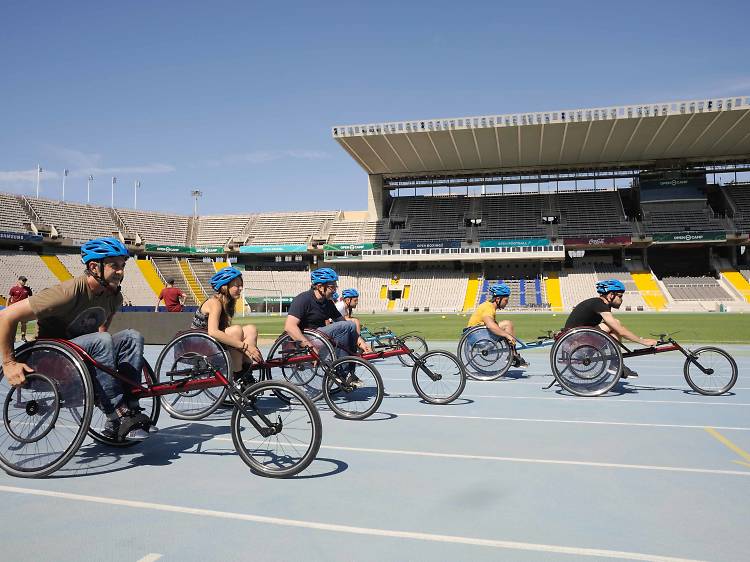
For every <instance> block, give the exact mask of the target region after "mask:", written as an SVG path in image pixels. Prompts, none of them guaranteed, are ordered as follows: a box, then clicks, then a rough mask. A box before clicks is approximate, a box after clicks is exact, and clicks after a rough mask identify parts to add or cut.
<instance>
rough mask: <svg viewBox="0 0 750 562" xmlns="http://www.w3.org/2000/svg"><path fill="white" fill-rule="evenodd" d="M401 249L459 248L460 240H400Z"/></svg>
mask: <svg viewBox="0 0 750 562" xmlns="http://www.w3.org/2000/svg"><path fill="white" fill-rule="evenodd" d="M399 246H400V247H401V249H402V250H429V249H432V248H460V247H461V241H460V240H418V241H415V242H410V241H402V242H400V243H399Z"/></svg>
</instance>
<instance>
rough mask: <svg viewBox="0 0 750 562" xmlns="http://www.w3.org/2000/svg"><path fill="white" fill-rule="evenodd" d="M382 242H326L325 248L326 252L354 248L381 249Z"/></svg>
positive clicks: (344, 250)
mask: <svg viewBox="0 0 750 562" xmlns="http://www.w3.org/2000/svg"><path fill="white" fill-rule="evenodd" d="M380 247H381V245H380V244H372V243H369V242H367V243H364V244H325V245H323V250H324V251H326V252H347V251H352V250H355V251H356V250H379V249H380Z"/></svg>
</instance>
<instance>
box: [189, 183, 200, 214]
mask: <svg viewBox="0 0 750 562" xmlns="http://www.w3.org/2000/svg"><path fill="white" fill-rule="evenodd" d="M190 195H191V196H192V197H193V218H194V219H197V218H198V197H203V192H202V191H200V190H198V189H193V190H192V191H191V192H190Z"/></svg>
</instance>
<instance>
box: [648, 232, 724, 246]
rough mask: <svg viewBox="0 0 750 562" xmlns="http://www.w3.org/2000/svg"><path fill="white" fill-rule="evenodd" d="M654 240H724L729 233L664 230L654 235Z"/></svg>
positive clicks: (666, 242) (672, 241) (666, 241)
mask: <svg viewBox="0 0 750 562" xmlns="http://www.w3.org/2000/svg"><path fill="white" fill-rule="evenodd" d="M653 239H654V242H661V243H663V244H674V243H675V242H724V241H725V240H726V239H727V233H726V232H724V231H723V230H713V231H709V232H663V233H660V234H654V235H653Z"/></svg>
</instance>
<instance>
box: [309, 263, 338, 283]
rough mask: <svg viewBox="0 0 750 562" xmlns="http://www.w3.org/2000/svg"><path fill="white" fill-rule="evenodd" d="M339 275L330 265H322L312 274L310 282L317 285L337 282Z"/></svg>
mask: <svg viewBox="0 0 750 562" xmlns="http://www.w3.org/2000/svg"><path fill="white" fill-rule="evenodd" d="M338 280H339V276H338V275H336V272H335V271H334V270H332V269H331V268H330V267H321V268H320V269H316V270H315V271H313V272H312V273H311V274H310V283H311V284H312V285H317V284H319V283H335V282H336V281H338Z"/></svg>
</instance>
